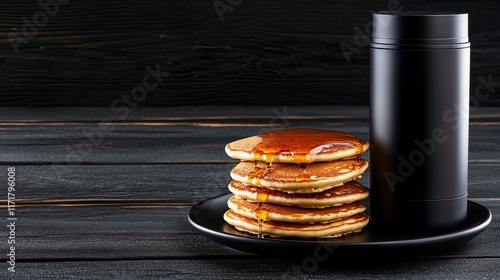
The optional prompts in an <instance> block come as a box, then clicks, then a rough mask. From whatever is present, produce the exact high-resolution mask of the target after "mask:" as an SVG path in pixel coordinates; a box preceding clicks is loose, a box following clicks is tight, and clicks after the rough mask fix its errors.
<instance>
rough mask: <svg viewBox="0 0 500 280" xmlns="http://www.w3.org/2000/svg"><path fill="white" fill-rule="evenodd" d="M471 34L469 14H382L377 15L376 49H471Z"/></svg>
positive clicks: (413, 12) (375, 29)
mask: <svg viewBox="0 0 500 280" xmlns="http://www.w3.org/2000/svg"><path fill="white" fill-rule="evenodd" d="M468 33H469V31H468V14H467V13H447V12H443V13H440V12H416V11H408V12H399V13H394V12H385V11H382V12H375V13H374V14H373V35H372V46H373V47H377V46H378V45H414V46H430V47H437V46H443V47H445V46H446V47H468V46H469V34H468ZM386 47H387V46H386Z"/></svg>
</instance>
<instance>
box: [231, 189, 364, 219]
mask: <svg viewBox="0 0 500 280" xmlns="http://www.w3.org/2000/svg"><path fill="white" fill-rule="evenodd" d="M227 204H228V206H229V209H231V210H233V211H234V212H235V213H237V214H239V215H242V216H245V217H247V218H250V219H259V220H265V221H279V222H289V223H323V222H331V221H335V220H342V219H345V218H347V217H350V216H353V215H355V214H358V213H362V212H364V211H365V210H366V206H365V205H364V204H363V203H361V202H359V201H356V202H353V203H349V204H344V205H341V206H333V207H328V208H322V209H313V208H299V207H292V206H284V205H278V204H272V203H260V202H250V201H248V200H245V199H241V198H237V197H235V196H234V195H233V196H232V197H231V198H230V199H229V200H228V202H227Z"/></svg>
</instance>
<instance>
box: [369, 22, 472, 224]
mask: <svg viewBox="0 0 500 280" xmlns="http://www.w3.org/2000/svg"><path fill="white" fill-rule="evenodd" d="M377 16H381V17H383V18H384V19H380V18H379V19H377ZM377 20H378V21H379V22H376V21H377ZM384 20H385V21H384ZM464 21H465V24H464ZM443 22H444V24H443ZM433 25H440V26H433ZM457 25H458V27H457ZM433 28H441V29H444V30H437V31H436V30H433ZM447 28H448V29H449V30H446V29H447ZM466 28H467V14H444V15H441V14H412V13H410V14H398V15H391V14H383V13H382V14H380V15H377V14H375V15H374V32H373V36H374V38H373V40H372V44H371V50H370V73H371V76H370V81H371V82H370V214H371V219H372V222H373V223H374V225H375V226H378V227H380V228H384V229H390V230H394V229H396V230H397V231H411V232H432V231H442V230H450V229H453V228H455V227H457V226H459V225H460V223H461V222H462V221H463V220H464V219H465V217H466V215H467V179H468V146H469V141H468V139H469V79H470V78H469V77H470V72H469V71H470V70H469V69H470V45H469V42H468V37H467V36H468V35H467V32H468V31H467V29H466ZM464 29H465V30H464ZM447 32H448V33H450V34H447ZM464 34H465V36H463V35H464ZM454 35H455V36H454ZM459 35H460V36H459ZM398 36H400V37H398ZM446 36H448V37H446Z"/></svg>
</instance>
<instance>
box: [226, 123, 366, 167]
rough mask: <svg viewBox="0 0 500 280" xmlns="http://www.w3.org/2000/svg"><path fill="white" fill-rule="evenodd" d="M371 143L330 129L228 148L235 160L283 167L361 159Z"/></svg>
mask: <svg viewBox="0 0 500 280" xmlns="http://www.w3.org/2000/svg"><path fill="white" fill-rule="evenodd" d="M367 149H368V142H366V141H364V140H362V139H359V138H357V137H355V136H354V135H351V134H348V133H345V132H341V131H336V130H327V129H314V128H292V129H282V130H277V131H270V132H266V133H262V134H259V135H256V136H251V137H247V138H243V139H240V140H236V141H234V142H231V143H229V144H227V145H226V147H225V150H226V153H227V154H228V155H229V156H230V157H231V158H234V159H240V160H246V161H264V162H280V163H311V162H325V161H333V160H338V159H344V158H354V157H359V156H360V155H361V154H362V153H364V152H365V151H366V150H367Z"/></svg>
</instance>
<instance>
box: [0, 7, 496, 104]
mask: <svg viewBox="0 0 500 280" xmlns="http://www.w3.org/2000/svg"><path fill="white" fill-rule="evenodd" d="M213 3H214V1H155V0H146V1H127V2H124V3H119V4H117V3H111V2H110V3H106V4H103V3H102V2H101V1H96V0H92V1H88V2H85V3H83V2H77V1H75V2H68V3H67V4H65V5H62V4H61V5H60V7H59V9H58V11H57V12H56V13H54V15H53V16H47V22H43V19H41V20H42V23H39V25H40V26H39V27H38V28H36V30H35V31H31V30H29V31H28V32H29V33H28V35H24V36H23V34H22V30H23V26H24V25H25V24H26V23H25V21H26V20H27V21H30V22H33V21H34V19H33V17H34V15H35V14H36V13H37V12H42V11H43V10H42V9H41V7H40V6H39V5H38V4H37V2H36V1H14V0H10V1H6V2H3V3H2V4H3V5H2V11H1V13H0V19H2V20H1V21H0V38H1V39H0V44H1V45H0V47H1V50H2V51H1V52H0V58H1V59H2V60H3V61H5V63H4V64H3V65H2V66H0V67H1V68H0V70H1V71H2V73H4V75H2V76H1V77H0V84H1V85H3V90H2V92H3V93H4V94H2V95H0V103H1V104H7V105H30V106H47V105H49V106H50V105H76V106H80V105H91V104H94V105H95V104H99V105H103V106H108V105H109V104H110V103H111V102H112V101H113V100H114V99H116V98H120V95H121V94H123V93H126V94H129V93H130V92H131V89H132V88H134V87H135V86H137V85H140V84H141V83H142V79H143V77H144V76H145V75H146V71H145V70H144V68H145V67H146V66H148V65H150V66H152V67H155V65H157V64H159V65H160V66H161V71H164V72H167V71H168V72H169V73H170V76H169V77H168V78H167V79H166V80H168V81H165V82H163V83H162V84H160V86H159V87H158V88H157V89H156V90H155V91H153V92H150V93H149V94H148V96H147V98H146V99H145V100H143V101H142V102H141V105H143V106H150V105H151V106H156V105H167V106H175V105H181V104H221V103H224V104H255V105H261V104H262V103H265V104H271V103H274V104H283V102H284V100H286V102H287V104H304V103H306V104H325V103H329V104H350V105H354V104H360V103H362V104H367V102H368V82H369V79H368V77H369V74H368V71H369V69H368V60H369V52H368V39H369V35H370V34H369V33H370V31H369V26H367V24H368V23H369V22H370V21H371V14H370V11H377V10H386V9H388V5H389V4H388V3H389V2H387V1H386V0H379V1H368V2H367V1H362V0H353V1H350V2H349V5H346V4H345V3H340V2H338V3H337V2H332V1H327V2H325V1H307V2H304V1H298V0H291V1H266V2H265V3H258V2H251V1H243V2H238V1H237V2H233V3H239V4H237V5H236V4H235V7H229V8H230V9H231V11H228V12H226V13H224V20H223V21H221V18H220V17H219V15H218V13H217V11H216V10H215V7H214V5H213ZM223 3H226V2H223ZM391 3H392V2H391ZM398 3H399V5H397V6H396V7H397V8H403V9H405V10H412V9H414V10H450V11H458V10H459V11H465V12H468V13H470V30H471V34H470V35H471V42H472V44H473V45H472V46H473V47H472V55H471V63H472V66H471V77H473V78H475V77H478V76H480V75H483V76H487V75H488V74H491V73H499V65H500V64H499V63H498V62H499V60H500V55H499V54H500V53H499V51H498V48H497V45H498V30H500V28H499V26H500V21H499V20H498V19H497V17H496V11H497V10H498V4H497V3H496V2H494V1H485V0H483V1H479V2H478V1H475V2H470V1H465V0H461V1H455V2H454V3H446V2H443V1H439V2H436V1H412V2H408V1H406V2H404V3H403V2H402V1H401V3H400V2H397V3H396V4H398ZM97 7H98V8H97ZM23 18H26V20H25V21H23ZM312 18H314V19H315V20H311V19H312ZM291 19H293V20H291ZM39 20H40V19H39ZM25 29H26V28H25ZM367 29H368V30H367ZM472 31H474V32H472ZM25 33H26V32H25ZM9 34H14V36H16V38H19V37H20V38H21V39H17V40H18V41H21V42H23V43H20V44H19V46H18V47H17V49H18V50H17V53H16V51H15V50H14V49H13V46H12V44H11V42H10V41H9V36H11V38H12V36H13V35H9ZM342 42H344V43H346V44H349V45H350V46H352V48H353V49H354V51H355V53H354V54H353V55H351V60H347V59H346V57H345V55H344V51H343V50H342V49H341V47H340V44H341V43H342ZM475 85H476V84H475V83H473V87H472V88H474V86H475ZM482 102H483V103H486V104H496V105H499V104H500V99H499V97H498V95H497V94H495V95H493V94H492V95H491V96H490V97H489V98H488V99H486V100H483V101H482Z"/></svg>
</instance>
